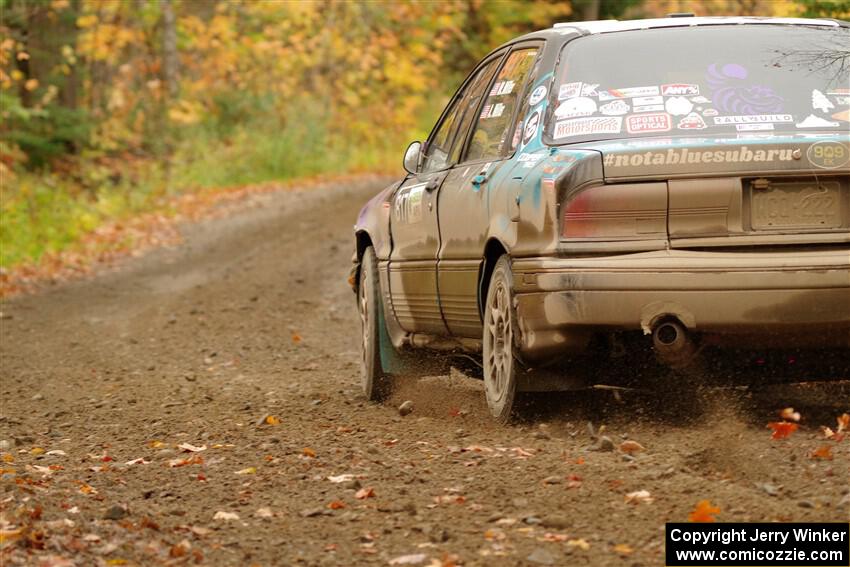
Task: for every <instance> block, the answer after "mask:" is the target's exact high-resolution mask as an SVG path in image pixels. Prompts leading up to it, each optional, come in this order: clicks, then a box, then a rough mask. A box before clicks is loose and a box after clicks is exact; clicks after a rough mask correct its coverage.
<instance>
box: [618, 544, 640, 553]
mask: <svg viewBox="0 0 850 567" xmlns="http://www.w3.org/2000/svg"><path fill="white" fill-rule="evenodd" d="M634 551H635V550H634V549H632V547H631V546H630V545H627V544H625V543H618V544H617V545H615V546H614V552H616V553H619V554H620V555H631V554H632V553H634Z"/></svg>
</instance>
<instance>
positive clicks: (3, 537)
mask: <svg viewBox="0 0 850 567" xmlns="http://www.w3.org/2000/svg"><path fill="white" fill-rule="evenodd" d="M23 531H24V530H23V528H17V529H14V530H11V529H0V544H4V543H7V542H10V541H15V540H18V539H20V537H21V534H23Z"/></svg>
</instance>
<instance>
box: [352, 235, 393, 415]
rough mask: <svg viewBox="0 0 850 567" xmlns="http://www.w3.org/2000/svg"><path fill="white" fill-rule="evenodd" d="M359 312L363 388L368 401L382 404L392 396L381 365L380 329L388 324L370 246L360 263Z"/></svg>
mask: <svg viewBox="0 0 850 567" xmlns="http://www.w3.org/2000/svg"><path fill="white" fill-rule="evenodd" d="M357 308H358V311H359V312H360V330H361V332H360V336H361V340H360V354H361V359H360V384H361V387H362V388H363V393H364V394H365V395H366V397H367V398H369V399H370V400H372V401H380V400H383V399H384V398H386V397H387V396H388V395H389V393H390V389H391V385H392V382H391V378H390V376H389V375H388V374H387V373H386V372H384V368H383V366H382V365H381V329H382V326H383V325H384V324H385V323H384V313H383V308H382V304H381V293H380V283H379V281H378V260H377V258H376V257H375V250H374V249H373V248H372V247H371V246H370V247H368V248H367V249H366V251H365V252H364V253H363V258H362V260H361V262H360V284H359V286H358V289H357Z"/></svg>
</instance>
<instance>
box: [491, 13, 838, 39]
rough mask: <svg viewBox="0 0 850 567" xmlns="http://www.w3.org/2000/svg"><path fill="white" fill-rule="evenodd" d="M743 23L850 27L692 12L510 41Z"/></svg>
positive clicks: (563, 26) (572, 26)
mask: <svg viewBox="0 0 850 567" xmlns="http://www.w3.org/2000/svg"><path fill="white" fill-rule="evenodd" d="M740 24H772V25H793V26H824V27H833V28H834V27H848V26H850V22H845V21H842V20H831V19H826V18H818V19H813V18H766V17H755V16H711V17H695V16H690V15H679V16H673V17H667V18H652V19H646V20H599V21H590V22H563V23H558V24H555V25H554V26H553V27H551V28H549V29H546V30H540V31H536V32H532V33H529V34H526V35H524V36H522V37H519V38H516V39H515V40H512V41H510V42H508V43H515V42H517V41H522V40H526V39H550V38H553V37H558V36H560V37H564V36H566V35H572V34H577V35H595V34H603V33H612V32H622V31H634V30H645V29H659V28H674V27H678V28H683V27H697V26H717V25H740Z"/></svg>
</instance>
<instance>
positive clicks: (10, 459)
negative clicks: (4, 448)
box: [3, 453, 15, 463]
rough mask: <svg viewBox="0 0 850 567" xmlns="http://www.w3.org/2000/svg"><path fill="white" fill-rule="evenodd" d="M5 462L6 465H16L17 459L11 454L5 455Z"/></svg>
mask: <svg viewBox="0 0 850 567" xmlns="http://www.w3.org/2000/svg"><path fill="white" fill-rule="evenodd" d="M3 462H4V463H14V462H15V457H14V455H12V454H11V453H3Z"/></svg>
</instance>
